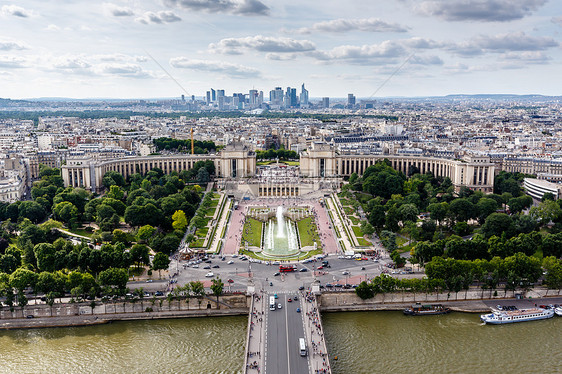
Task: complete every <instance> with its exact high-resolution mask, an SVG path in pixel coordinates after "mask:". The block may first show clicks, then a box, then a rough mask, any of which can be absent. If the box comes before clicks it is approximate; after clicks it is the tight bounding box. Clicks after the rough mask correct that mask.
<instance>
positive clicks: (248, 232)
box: [241, 217, 263, 247]
mask: <svg viewBox="0 0 562 374" xmlns="http://www.w3.org/2000/svg"><path fill="white" fill-rule="evenodd" d="M262 225H263V224H262V222H261V221H258V220H257V219H253V218H250V217H247V218H246V223H245V224H244V231H243V233H242V241H241V244H242V247H244V246H245V242H248V245H249V246H253V247H261V235H262V233H261V232H262Z"/></svg>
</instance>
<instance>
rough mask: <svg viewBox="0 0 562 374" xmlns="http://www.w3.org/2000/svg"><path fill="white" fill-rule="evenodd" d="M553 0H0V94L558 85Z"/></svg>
mask: <svg viewBox="0 0 562 374" xmlns="http://www.w3.org/2000/svg"><path fill="white" fill-rule="evenodd" d="M561 34H562V1H561V0H306V1H305V0H275V1H274V0H151V1H150V0H109V1H95V0H37V1H35V0H18V1H5V0H0V97H2V98H12V99H20V98H38V97H68V98H80V99H82V98H156V97H178V96H180V95H181V94H185V95H186V96H189V95H195V96H198V97H199V96H203V95H205V92H206V91H208V90H209V89H210V88H215V89H224V90H226V94H227V95H231V94H232V93H233V92H243V93H247V92H248V90H250V89H257V90H263V91H264V94H265V97H266V98H267V97H268V94H269V91H270V90H271V89H273V88H274V87H276V86H281V87H283V88H285V87H288V86H290V87H296V88H298V92H300V87H301V85H302V84H303V83H304V84H305V86H306V88H307V89H308V90H309V95H310V97H322V96H329V97H346V96H347V94H348V93H353V94H355V95H356V96H357V97H361V98H369V97H373V98H377V97H390V96H402V97H414V96H441V95H448V94H481V93H486V94H502V93H504V94H508V93H509V94H543V95H562V48H561V46H562V44H561V43H562V36H561Z"/></svg>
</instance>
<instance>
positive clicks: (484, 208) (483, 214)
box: [476, 197, 498, 224]
mask: <svg viewBox="0 0 562 374" xmlns="http://www.w3.org/2000/svg"><path fill="white" fill-rule="evenodd" d="M497 209H498V203H497V202H496V201H495V200H494V199H490V198H487V197H483V198H481V199H480V200H479V201H478V203H477V204H476V210H477V211H478V221H479V222H480V223H481V224H482V223H483V222H484V221H485V220H486V218H487V217H488V216H489V215H490V214H492V213H494V212H495V211H496V210H497Z"/></svg>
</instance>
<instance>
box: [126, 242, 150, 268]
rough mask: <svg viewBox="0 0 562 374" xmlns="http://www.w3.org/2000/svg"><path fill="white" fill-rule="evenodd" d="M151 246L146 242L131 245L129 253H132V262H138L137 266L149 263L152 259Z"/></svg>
mask: <svg viewBox="0 0 562 374" xmlns="http://www.w3.org/2000/svg"><path fill="white" fill-rule="evenodd" d="M149 252H150V250H149V248H148V247H147V246H146V245H144V244H135V245H133V246H132V247H131V250H130V251H129V254H130V255H131V262H133V263H134V262H136V263H137V267H140V265H141V264H142V265H147V264H148V263H149V261H150V256H149Z"/></svg>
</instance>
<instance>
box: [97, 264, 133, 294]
mask: <svg viewBox="0 0 562 374" xmlns="http://www.w3.org/2000/svg"><path fill="white" fill-rule="evenodd" d="M98 279H99V282H100V284H101V285H102V286H107V287H112V288H117V289H119V290H124V289H125V288H126V287H127V281H128V280H129V277H128V276H127V270H125V269H119V268H109V269H107V270H104V271H102V272H100V274H99V276H98Z"/></svg>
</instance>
